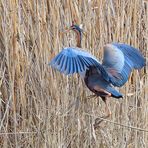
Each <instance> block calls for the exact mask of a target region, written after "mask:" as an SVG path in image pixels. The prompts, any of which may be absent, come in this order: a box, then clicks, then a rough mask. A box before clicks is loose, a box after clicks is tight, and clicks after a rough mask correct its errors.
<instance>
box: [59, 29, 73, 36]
mask: <svg viewBox="0 0 148 148" xmlns="http://www.w3.org/2000/svg"><path fill="white" fill-rule="evenodd" d="M70 30H71V28H65V30H64V31H62V32H60V34H61V35H63V34H65V33H68V32H69V31H70Z"/></svg>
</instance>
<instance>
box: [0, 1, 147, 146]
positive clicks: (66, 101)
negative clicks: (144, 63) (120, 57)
mask: <svg viewBox="0 0 148 148" xmlns="http://www.w3.org/2000/svg"><path fill="white" fill-rule="evenodd" d="M72 20H75V21H76V22H77V23H78V24H80V23H82V24H83V25H84V31H85V32H86V34H87V35H86V37H84V38H83V43H82V47H83V48H85V49H86V50H87V51H89V52H90V53H92V54H93V55H95V56H96V57H97V58H98V59H100V60H101V59H102V53H103V46H104V44H106V43H110V42H123V43H127V44H130V45H133V46H134V47H137V48H139V49H140V51H141V52H142V53H143V55H144V56H145V57H146V58H148V44H147V43H148V2H147V1H146V0H145V1H144V0H116V1H114V0H92V1H91V0H88V1H87V0H75V1H72V0H71V1H70V0H65V1H59V0H52V1H50V0H43V1H40V0H30V1H29V0H24V1H21V0H1V1H0V147H25V148H26V147H35V148H37V147H40V148H41V147H63V148H65V147H73V148H75V147H84V148H87V147H108V148H109V147H119V148H123V147H128V148H135V147H137V148H146V147H148V132H146V130H148V74H147V73H148V68H147V67H145V68H144V69H142V70H141V72H140V74H139V73H138V72H137V71H134V72H132V74H131V77H130V79H129V81H128V82H127V83H126V85H125V86H123V87H122V88H120V91H121V92H122V93H123V94H124V99H122V100H115V99H113V98H111V100H110V108H111V110H112V113H113V114H112V117H111V118H110V119H109V120H110V121H112V122H107V121H104V122H103V123H102V124H101V126H100V127H99V128H97V129H96V130H94V128H93V124H94V121H95V118H96V117H100V116H102V115H103V114H104V104H103V102H102V101H101V99H100V100H99V103H97V102H98V100H97V99H95V98H94V99H93V98H92V99H86V98H87V96H88V95H90V94H91V92H90V91H89V90H88V89H87V88H86V87H85V85H84V83H83V81H82V80H81V79H80V78H79V77H78V76H77V75H74V76H73V77H72V76H70V77H66V76H64V75H61V74H60V73H59V72H57V71H54V70H52V69H51V67H49V66H48V62H49V61H50V60H51V58H53V57H54V55H55V54H57V53H58V52H59V51H60V50H61V49H62V47H65V46H74V45H75V34H74V33H72V32H70V33H69V34H67V35H64V36H62V35H61V34H60V32H61V31H62V30H64V28H65V27H67V26H70V25H71V22H72ZM114 122H117V123H119V124H122V125H126V126H132V127H135V128H128V127H124V126H120V125H117V124H114ZM137 128H141V129H143V130H144V131H141V130H138V129H137Z"/></svg>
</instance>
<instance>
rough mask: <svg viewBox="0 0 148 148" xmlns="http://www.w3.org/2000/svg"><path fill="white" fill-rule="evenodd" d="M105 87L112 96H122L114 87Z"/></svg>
mask: <svg viewBox="0 0 148 148" xmlns="http://www.w3.org/2000/svg"><path fill="white" fill-rule="evenodd" d="M107 89H108V91H109V92H110V93H111V94H112V97H114V98H117V99H119V98H123V96H122V94H121V93H120V92H118V91H117V90H115V89H114V88H112V87H108V88H107Z"/></svg>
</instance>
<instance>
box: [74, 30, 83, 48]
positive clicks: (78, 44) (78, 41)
mask: <svg viewBox="0 0 148 148" xmlns="http://www.w3.org/2000/svg"><path fill="white" fill-rule="evenodd" d="M75 33H76V39H77V47H79V48H81V38H82V35H81V32H79V31H78V30H76V31H75Z"/></svg>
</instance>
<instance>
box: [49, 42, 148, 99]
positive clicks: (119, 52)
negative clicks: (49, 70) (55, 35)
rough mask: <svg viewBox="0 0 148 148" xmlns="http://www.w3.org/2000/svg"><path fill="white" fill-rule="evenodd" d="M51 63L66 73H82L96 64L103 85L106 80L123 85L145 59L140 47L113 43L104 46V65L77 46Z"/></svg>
mask: <svg viewBox="0 0 148 148" xmlns="http://www.w3.org/2000/svg"><path fill="white" fill-rule="evenodd" d="M50 65H51V66H52V67H53V68H55V69H57V70H59V71H60V72H62V73H64V74H66V75H68V74H74V73H79V74H80V75H81V73H85V72H86V71H87V70H89V68H90V66H94V67H95V69H96V70H97V73H98V74H101V77H102V80H103V81H102V82H103V83H102V84H101V87H102V86H103V85H105V83H106V82H107V83H108V86H109V85H110V83H111V84H112V85H114V86H118V87H121V86H122V85H124V84H125V83H126V82H127V80H128V78H129V75H130V73H131V71H132V69H140V68H142V67H143V66H144V65H145V59H144V57H143V56H142V54H141V53H140V52H139V50H138V49H135V48H133V47H131V46H129V45H126V44H119V43H113V44H107V45H106V46H105V47H104V58H103V63H102V65H101V64H100V62H99V61H98V60H97V59H96V58H95V57H94V56H92V55H91V54H90V53H88V52H86V51H83V50H82V49H80V48H77V47H67V48H64V49H63V50H62V51H61V52H60V53H59V54H58V55H57V56H56V57H55V58H54V59H52V60H51V62H50ZM83 77H85V75H84V76H83ZM109 89H110V90H108V89H107V87H106V88H105V90H107V91H109V92H110V91H111V93H112V94H114V96H115V97H116V96H118V95H119V96H120V93H119V92H117V91H116V90H115V89H113V88H112V87H111V86H109ZM118 93H119V94H118Z"/></svg>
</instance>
